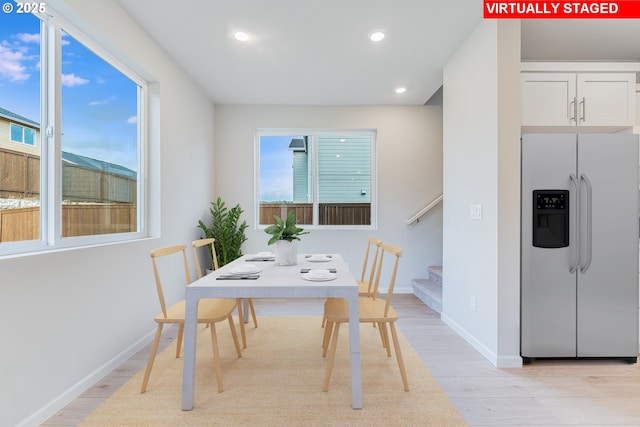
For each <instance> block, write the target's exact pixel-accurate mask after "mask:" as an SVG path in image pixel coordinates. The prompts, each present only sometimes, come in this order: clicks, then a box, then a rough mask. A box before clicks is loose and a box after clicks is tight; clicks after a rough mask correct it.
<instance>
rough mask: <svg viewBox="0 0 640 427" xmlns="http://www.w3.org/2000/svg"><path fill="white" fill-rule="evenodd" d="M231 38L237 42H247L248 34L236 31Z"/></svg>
mask: <svg viewBox="0 0 640 427" xmlns="http://www.w3.org/2000/svg"><path fill="white" fill-rule="evenodd" d="M233 37H235V38H236V40H239V41H241V42H246V41H247V40H249V34H247V33H245V32H242V31H236V33H235V34H234V35H233Z"/></svg>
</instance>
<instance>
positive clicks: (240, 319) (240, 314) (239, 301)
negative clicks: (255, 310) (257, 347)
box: [236, 298, 247, 348]
mask: <svg viewBox="0 0 640 427" xmlns="http://www.w3.org/2000/svg"><path fill="white" fill-rule="evenodd" d="M236 306H237V308H238V322H239V323H240V335H241V336H242V348H247V336H246V335H245V333H244V313H243V312H242V298H238V299H237V300H236Z"/></svg>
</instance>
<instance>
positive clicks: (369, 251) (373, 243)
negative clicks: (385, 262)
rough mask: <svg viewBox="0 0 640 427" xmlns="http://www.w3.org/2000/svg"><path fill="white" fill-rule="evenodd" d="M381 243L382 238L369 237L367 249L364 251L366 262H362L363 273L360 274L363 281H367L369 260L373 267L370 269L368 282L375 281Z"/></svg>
mask: <svg viewBox="0 0 640 427" xmlns="http://www.w3.org/2000/svg"><path fill="white" fill-rule="evenodd" d="M381 244H382V240H380V239H376V238H374V237H369V238H368V239H367V250H366V251H365V253H364V262H363V263H362V274H361V275H360V281H361V282H364V281H365V277H366V275H367V266H368V265H369V261H371V268H370V269H369V280H368V283H372V282H373V278H374V274H375V270H376V262H377V261H378V252H379V251H380V245H381ZM372 247H375V252H373V253H372ZM371 255H373V256H371Z"/></svg>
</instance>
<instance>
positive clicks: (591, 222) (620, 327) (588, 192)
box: [520, 134, 639, 364]
mask: <svg viewBox="0 0 640 427" xmlns="http://www.w3.org/2000/svg"><path fill="white" fill-rule="evenodd" d="M521 207H522V212H521V214H522V221H521V245H522V247H521V283H520V290H521V292H520V302H521V304H520V305H521V309H520V355H521V357H522V358H523V363H525V364H526V363H530V362H531V361H532V360H533V359H536V358H623V359H626V360H627V361H629V362H636V361H637V356H638V237H639V235H638V231H639V230H638V215H639V209H638V136H637V135H634V134H578V135H575V134H558V135H556V134H554V135H551V134H526V135H523V137H522V192H521Z"/></svg>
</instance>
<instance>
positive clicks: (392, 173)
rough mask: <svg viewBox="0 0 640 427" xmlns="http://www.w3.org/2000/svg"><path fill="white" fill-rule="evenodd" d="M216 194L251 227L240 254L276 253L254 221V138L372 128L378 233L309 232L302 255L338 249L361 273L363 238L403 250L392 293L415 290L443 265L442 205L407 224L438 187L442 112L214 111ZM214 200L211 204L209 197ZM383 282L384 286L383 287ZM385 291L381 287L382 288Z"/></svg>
mask: <svg viewBox="0 0 640 427" xmlns="http://www.w3.org/2000/svg"><path fill="white" fill-rule="evenodd" d="M215 122H216V130H215V133H216V159H217V161H216V163H215V171H216V177H215V181H216V194H215V196H218V195H219V196H221V197H222V198H223V199H224V200H225V201H226V203H227V204H228V205H230V206H234V205H235V204H236V203H240V205H241V207H242V208H243V209H244V210H245V214H244V216H243V218H244V219H246V220H247V223H248V224H249V225H250V228H249V229H248V231H247V236H248V241H247V242H246V243H245V245H244V248H243V249H244V252H255V251H264V250H273V247H268V246H267V240H268V239H267V237H268V236H267V235H266V234H265V233H264V231H263V230H256V229H255V224H254V221H253V218H254V200H253V195H254V174H253V170H254V162H253V152H254V134H255V131H256V129H257V128H340V129H349V128H356V129H358V128H359V129H363V128H373V129H377V131H378V133H377V152H378V230H377V231H335V230H333V231H331V230H313V231H311V234H309V235H306V236H303V238H302V241H301V242H300V246H299V248H300V251H301V252H341V253H342V254H344V256H345V258H346V260H347V262H349V263H350V266H351V270H352V272H353V273H354V274H357V275H359V274H360V270H361V268H362V257H363V256H364V250H365V245H366V238H367V237H370V236H371V237H378V238H380V239H382V240H383V241H384V242H385V243H389V244H395V245H398V246H401V247H402V248H403V256H402V259H401V261H400V266H399V270H398V278H397V281H396V286H397V288H396V291H397V292H412V290H411V287H410V281H411V279H414V278H418V277H426V276H427V274H426V267H427V266H428V265H432V264H436V265H439V264H440V262H441V245H442V234H441V233H442V232H441V214H442V210H441V208H440V207H438V208H437V209H435V210H434V211H433V212H432V213H430V214H429V215H427V216H425V217H423V219H422V221H421V222H420V223H418V224H416V225H413V226H407V225H406V224H405V222H404V221H405V220H406V219H408V218H409V217H411V216H412V215H413V214H414V213H416V212H417V211H419V210H420V209H421V208H422V207H424V206H425V205H427V204H428V203H429V202H431V201H432V200H433V199H435V198H436V197H437V196H438V195H440V193H441V189H442V157H441V153H442V151H441V150H442V133H441V132H442V109H441V108H440V107H431V106H429V107H427V106H420V107H266V106H256V107H250V106H219V105H218V106H216V115H215ZM211 199H212V200H213V199H214V195H212V197H211ZM383 283H384V282H381V288H382V286H383ZM384 286H385V289H386V283H384Z"/></svg>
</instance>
